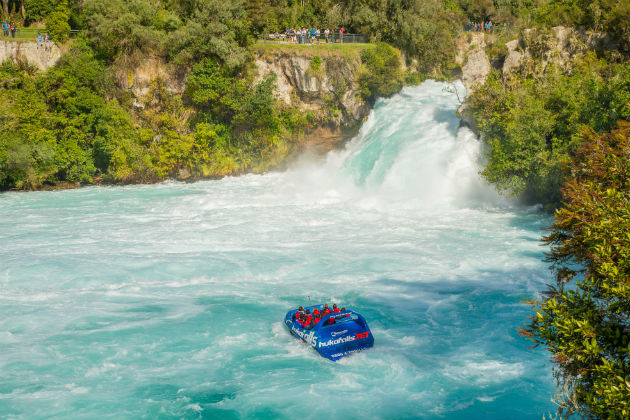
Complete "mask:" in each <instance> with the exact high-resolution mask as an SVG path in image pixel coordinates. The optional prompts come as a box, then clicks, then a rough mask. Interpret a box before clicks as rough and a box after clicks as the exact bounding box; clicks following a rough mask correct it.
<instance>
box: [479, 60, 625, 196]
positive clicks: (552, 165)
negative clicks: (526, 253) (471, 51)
mask: <svg viewBox="0 0 630 420" xmlns="http://www.w3.org/2000/svg"><path fill="white" fill-rule="evenodd" d="M471 99H472V101H471V108H472V110H473V113H474V115H475V117H476V119H477V120H478V122H479V127H480V132H481V134H482V135H483V136H484V139H485V141H486V142H487V144H488V145H489V146H490V147H489V149H488V164H487V166H486V168H485V169H484V170H483V172H482V174H483V176H484V177H485V178H486V179H487V180H488V181H490V182H492V183H494V184H495V185H497V187H498V188H499V190H501V191H505V192H508V193H510V194H512V195H515V196H523V197H524V198H525V199H527V200H528V201H529V202H534V203H544V204H546V205H548V206H549V207H556V206H558V205H559V204H560V198H561V197H560V186H561V185H562V184H563V182H564V175H563V173H562V171H560V169H559V168H560V164H561V163H562V162H563V161H564V160H566V159H568V157H569V155H568V154H569V153H570V151H571V150H572V149H574V148H575V147H577V146H579V144H580V138H581V137H580V136H579V135H578V133H579V131H580V129H581V128H582V127H583V126H589V127H592V128H593V129H595V130H596V131H597V132H603V131H607V130H610V129H611V128H612V127H613V125H614V124H615V123H616V121H617V120H618V119H630V105H629V104H630V69H629V68H628V66H627V64H625V63H621V64H610V63H608V62H607V61H606V60H604V59H599V58H597V57H595V56H594V55H592V54H590V55H587V56H586V57H585V58H583V59H582V60H581V61H579V62H578V63H576V67H575V68H574V69H573V71H572V72H571V73H570V74H565V73H563V72H561V71H560V70H558V69H553V68H550V69H548V70H547V71H545V72H544V73H542V74H538V75H532V76H528V77H527V76H523V75H519V74H515V75H513V76H511V77H510V78H508V79H506V80H504V79H503V77H502V76H501V74H500V73H499V72H494V73H492V74H491V75H490V76H489V77H488V79H487V81H486V84H485V85H484V86H482V87H480V88H479V89H478V90H477V91H476V92H475V94H474V95H473V96H472V98H471Z"/></svg>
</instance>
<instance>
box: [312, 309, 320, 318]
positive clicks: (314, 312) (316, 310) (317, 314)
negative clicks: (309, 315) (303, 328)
mask: <svg viewBox="0 0 630 420" xmlns="http://www.w3.org/2000/svg"><path fill="white" fill-rule="evenodd" d="M313 316H319V309H317V307H315V308H314V309H313Z"/></svg>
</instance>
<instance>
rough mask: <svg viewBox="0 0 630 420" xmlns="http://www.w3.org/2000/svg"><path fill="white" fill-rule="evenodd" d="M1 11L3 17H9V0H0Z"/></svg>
mask: <svg viewBox="0 0 630 420" xmlns="http://www.w3.org/2000/svg"><path fill="white" fill-rule="evenodd" d="M2 11H3V12H4V17H5V19H8V18H9V0H2Z"/></svg>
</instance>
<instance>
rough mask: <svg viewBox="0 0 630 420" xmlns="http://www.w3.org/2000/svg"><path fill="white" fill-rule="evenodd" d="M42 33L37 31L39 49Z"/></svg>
mask: <svg viewBox="0 0 630 420" xmlns="http://www.w3.org/2000/svg"><path fill="white" fill-rule="evenodd" d="M42 40H43V39H42V34H41V32H39V31H37V49H39V44H41V43H42Z"/></svg>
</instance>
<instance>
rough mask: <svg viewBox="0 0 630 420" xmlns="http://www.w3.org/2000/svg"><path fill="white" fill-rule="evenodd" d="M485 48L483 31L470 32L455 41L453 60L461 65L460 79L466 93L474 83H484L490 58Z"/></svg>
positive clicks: (471, 90)
mask: <svg viewBox="0 0 630 420" xmlns="http://www.w3.org/2000/svg"><path fill="white" fill-rule="evenodd" d="M485 48H486V38H485V34H484V33H483V32H470V33H467V34H464V35H462V36H461V37H459V39H457V41H456V51H455V62H456V63H457V64H458V65H459V66H460V67H461V70H462V73H461V79H462V83H463V84H464V87H465V88H466V93H467V94H468V95H470V94H471V93H472V92H473V90H474V86H475V85H476V84H483V83H484V81H485V80H486V76H487V75H488V73H489V72H490V60H489V59H488V55H487V54H486V50H485Z"/></svg>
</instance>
